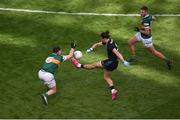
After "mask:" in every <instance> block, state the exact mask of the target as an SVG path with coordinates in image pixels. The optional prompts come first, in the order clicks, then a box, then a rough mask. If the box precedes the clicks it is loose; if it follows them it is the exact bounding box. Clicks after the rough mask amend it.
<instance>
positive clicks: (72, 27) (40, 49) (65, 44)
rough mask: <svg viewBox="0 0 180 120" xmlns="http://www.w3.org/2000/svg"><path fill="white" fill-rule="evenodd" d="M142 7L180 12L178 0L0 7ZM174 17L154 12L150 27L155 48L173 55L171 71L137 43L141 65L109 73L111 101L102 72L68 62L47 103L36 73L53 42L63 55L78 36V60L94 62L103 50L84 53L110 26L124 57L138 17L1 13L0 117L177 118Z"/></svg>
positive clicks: (4, 0) (33, 0)
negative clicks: (113, 91) (113, 90)
mask: <svg viewBox="0 0 180 120" xmlns="http://www.w3.org/2000/svg"><path fill="white" fill-rule="evenodd" d="M142 5H147V6H148V7H149V8H150V12H151V13H152V14H156V13H161V14H166V13H168V14H170V13H180V6H179V5H180V0H139V1H136V2H135V1H134V2H133V1H132V0H113V1H111V0H13V1H12V0H0V7H7V8H23V9H36V10H50V11H67V12H96V13H138V12H139V8H140V7H141V6H142ZM179 19H180V17H157V20H156V21H154V22H153V25H152V26H153V28H152V29H153V33H152V34H153V40H154V44H155V47H156V48H157V49H158V50H160V51H162V52H163V53H164V54H165V55H166V56H167V57H170V58H172V59H173V62H174V66H173V69H172V70H171V71H169V70H167V67H166V64H165V63H164V62H162V61H161V60H159V59H158V58H156V57H154V56H152V55H150V53H148V51H147V50H146V49H145V48H144V47H143V46H142V44H141V43H138V44H137V46H136V47H137V56H138V58H139V62H138V63H137V64H135V65H132V66H130V67H129V68H125V67H123V65H121V64H120V65H119V67H118V69H117V70H116V71H114V72H113V76H112V79H113V81H114V84H115V87H116V88H117V89H118V90H119V96H118V99H117V100H116V101H112V100H111V96H110V92H109V89H108V86H107V84H106V82H105V81H104V80H103V71H102V70H92V71H87V70H77V69H75V68H74V67H73V66H72V65H71V64H70V62H65V63H63V64H62V65H61V66H60V67H59V69H58V72H57V73H56V74H55V78H56V81H57V89H58V92H57V94H56V95H53V96H51V97H50V99H49V105H48V106H44V105H43V103H42V101H41V97H40V95H41V93H42V92H44V91H45V88H44V86H43V85H42V83H41V81H40V80H39V79H38V76H37V73H38V70H39V68H40V65H41V64H42V62H43V60H44V59H45V57H46V56H47V55H48V54H49V53H50V52H51V48H52V47H53V46H55V45H59V46H61V47H62V50H63V53H64V54H67V53H68V52H69V48H70V45H69V43H70V42H71V41H73V40H76V41H77V43H78V47H77V49H78V50H81V51H82V52H83V54H84V57H83V58H82V60H81V62H82V63H91V62H95V61H99V60H102V59H105V58H106V54H105V52H104V51H105V49H104V48H98V49H96V50H95V52H93V53H92V54H87V53H86V52H85V51H86V49H87V48H89V47H90V46H91V45H92V44H93V43H95V42H97V40H98V39H99V33H100V32H101V31H105V30H110V32H111V35H112V38H114V39H115V40H116V42H117V43H118V45H119V47H120V51H121V52H122V53H123V55H124V57H125V58H127V57H128V56H129V55H130V53H129V49H128V45H127V40H128V39H129V38H130V37H132V36H133V35H134V34H135V32H134V31H133V28H134V26H136V25H137V24H139V17H105V16H104V17H103V16H68V15H52V14H38V13H23V12H4V11H0V56H1V57H0V63H1V65H0V76H1V77H0V118H180V63H179V60H180V47H179V45H180V34H179V31H180V28H179V27H180V21H179Z"/></svg>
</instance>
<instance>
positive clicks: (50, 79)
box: [39, 70, 56, 105]
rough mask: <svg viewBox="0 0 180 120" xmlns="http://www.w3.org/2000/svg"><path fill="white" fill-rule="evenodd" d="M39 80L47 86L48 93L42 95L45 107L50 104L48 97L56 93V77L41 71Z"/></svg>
mask: <svg viewBox="0 0 180 120" xmlns="http://www.w3.org/2000/svg"><path fill="white" fill-rule="evenodd" d="M39 78H40V79H41V80H42V81H43V82H44V84H45V85H46V86H47V88H48V91H47V92H45V93H43V94H42V99H43V102H44V104H45V105H47V104H48V96H50V95H52V94H55V93H56V81H55V79H54V75H53V74H51V73H49V72H46V71H43V70H40V71H39Z"/></svg>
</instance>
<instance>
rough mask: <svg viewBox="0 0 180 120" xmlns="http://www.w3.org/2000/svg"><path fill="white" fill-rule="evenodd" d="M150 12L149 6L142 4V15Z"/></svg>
mask: <svg viewBox="0 0 180 120" xmlns="http://www.w3.org/2000/svg"><path fill="white" fill-rule="evenodd" d="M147 14H148V7H147V6H142V7H141V10H140V15H141V17H145V16H146V15H147Z"/></svg>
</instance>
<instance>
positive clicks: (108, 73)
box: [104, 70, 117, 100]
mask: <svg viewBox="0 0 180 120" xmlns="http://www.w3.org/2000/svg"><path fill="white" fill-rule="evenodd" d="M111 73H112V71H108V70H105V71H104V80H105V81H106V82H107V84H108V85H109V88H110V89H111V95H112V100H115V99H116V98H117V90H116V89H115V88H114V85H113V81H112V79H111Z"/></svg>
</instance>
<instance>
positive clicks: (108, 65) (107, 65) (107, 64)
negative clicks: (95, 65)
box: [101, 59, 119, 71]
mask: <svg viewBox="0 0 180 120" xmlns="http://www.w3.org/2000/svg"><path fill="white" fill-rule="evenodd" d="M118 63H119V62H118V61H113V60H110V59H106V60H103V61H101V64H102V66H103V67H104V69H106V70H108V71H113V70H115V69H116V68H117V67H118Z"/></svg>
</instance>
